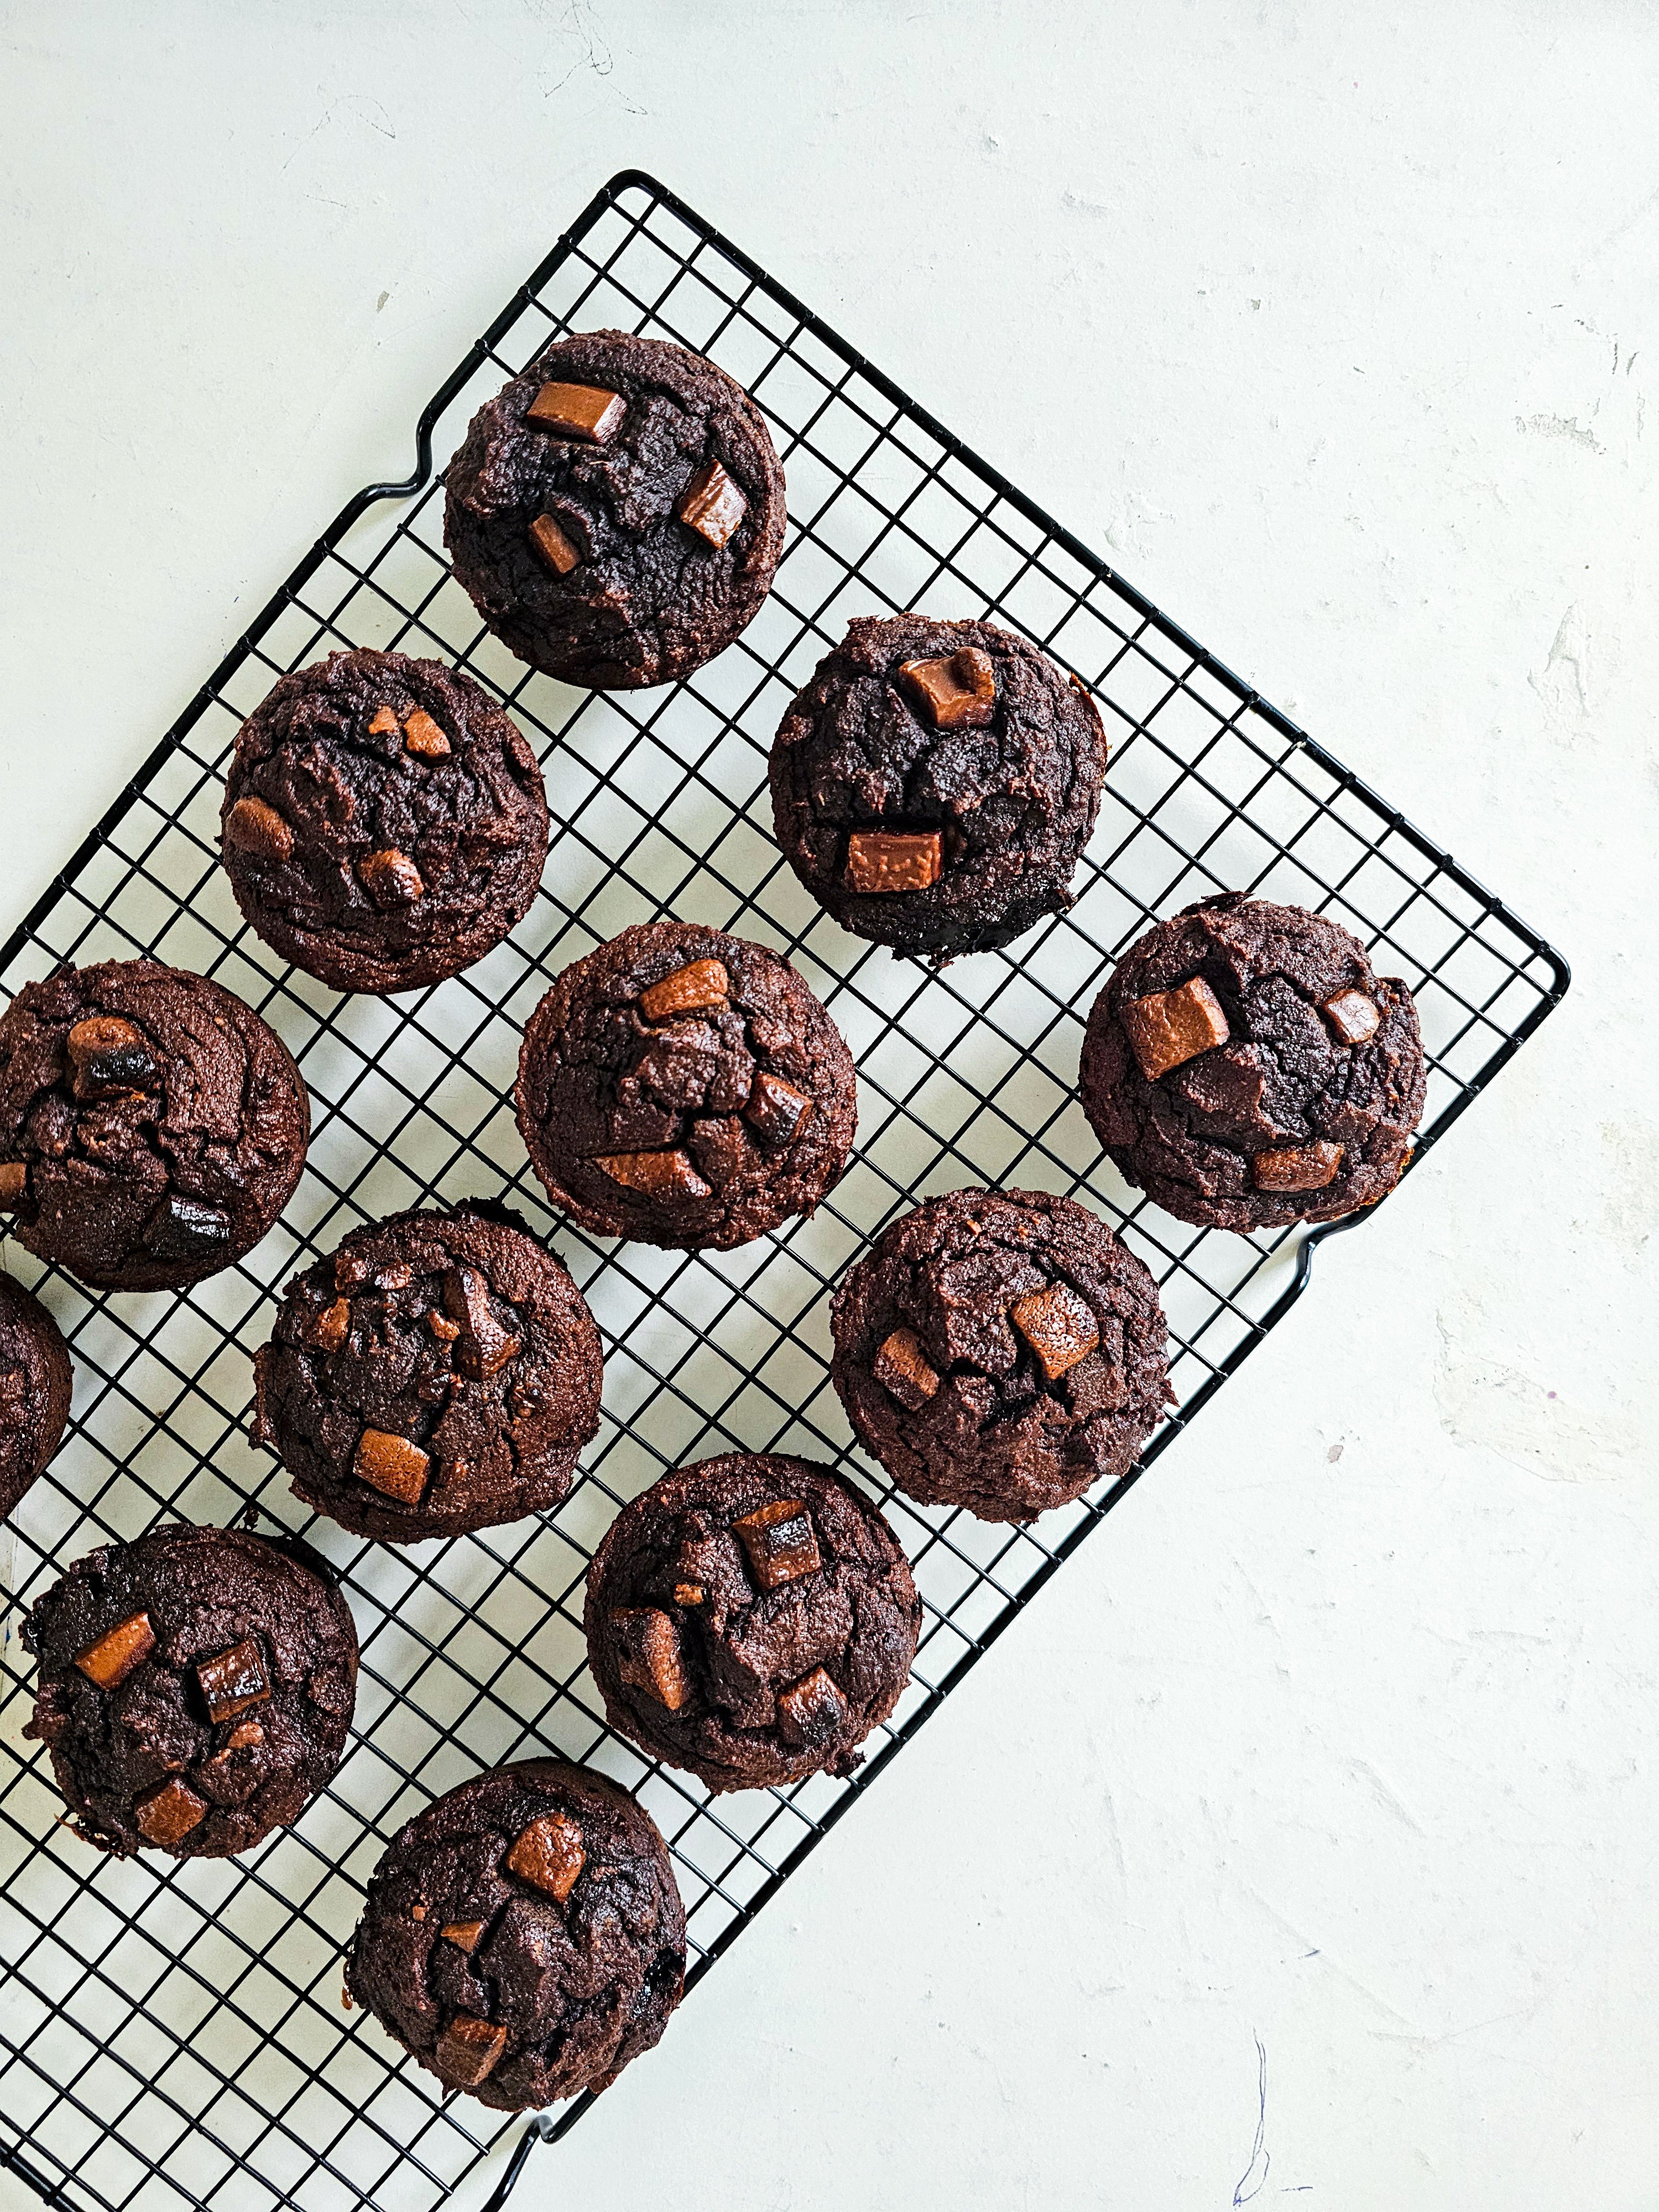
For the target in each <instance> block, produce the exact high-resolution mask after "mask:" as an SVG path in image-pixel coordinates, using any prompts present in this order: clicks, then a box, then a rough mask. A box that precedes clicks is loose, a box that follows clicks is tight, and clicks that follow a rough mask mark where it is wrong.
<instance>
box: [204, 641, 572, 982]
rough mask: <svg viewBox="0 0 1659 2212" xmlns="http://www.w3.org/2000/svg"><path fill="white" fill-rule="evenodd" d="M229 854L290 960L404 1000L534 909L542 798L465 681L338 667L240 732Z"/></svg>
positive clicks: (325, 664)
mask: <svg viewBox="0 0 1659 2212" xmlns="http://www.w3.org/2000/svg"><path fill="white" fill-rule="evenodd" d="M220 834H221V847H220V855H221V858H222V861H223V863H224V867H225V871H226V872H227V874H228V876H229V878H230V883H231V888H232V890H234V892H235V894H236V903H237V904H238V906H240V908H241V910H242V912H243V914H244V915H246V918H247V920H248V921H249V922H250V923H251V924H252V927H254V929H255V930H257V931H258V934H259V935H260V936H261V937H262V938H264V941H265V942H266V944H267V945H270V946H271V948H272V949H273V951H276V952H279V953H280V954H281V955H282V957H283V959H285V960H291V961H293V962H294V963H295V966H296V967H299V968H303V969H305V970H306V972H307V975H315V976H316V977H317V978H318V980H319V981H321V982H324V983H327V984H329V985H331V987H333V988H334V989H335V990H337V991H372V992H388V991H409V990H413V989H415V988H416V987H419V986H422V985H424V984H428V983H436V982H439V981H441V980H442V979H443V978H444V977H445V976H446V975H456V974H457V973H459V970H460V969H463V968H465V967H469V966H470V965H471V963H472V962H473V961H475V960H479V959H482V958H483V955H484V954H485V953H486V952H488V951H489V950H490V949H491V947H492V946H494V945H498V944H499V943H500V942H501V939H502V938H504V937H505V936H506V935H507V932H508V931H509V930H510V929H511V928H512V927H513V925H514V924H515V923H516V922H517V921H520V919H521V917H522V916H523V915H524V914H525V913H526V910H527V908H529V906H530V903H531V901H532V899H533V898H534V897H535V896H536V890H537V886H538V884H540V882H541V879H542V868H543V866H544V863H545V861H546V859H547V836H548V816H547V794H546V792H545V790H544V787H543V784H542V774H541V769H539V768H538V765H537V763H536V757H535V755H534V754H533V753H532V751H531V750H530V747H529V745H528V744H526V740H525V738H524V737H523V735H522V733H521V732H520V730H519V729H518V727H517V726H516V725H515V724H514V723H513V721H511V720H509V719H508V717H507V715H506V714H503V713H502V711H501V708H499V707H498V706H497V705H496V704H495V702H494V701H493V700H492V699H491V698H490V697H489V695H488V693H487V692H485V691H484V690H483V688H482V686H481V685H479V684H477V683H475V682H474V681H473V679H472V678H471V677H470V676H468V675H465V673H464V672H463V671H461V670H459V669H458V668H447V667H445V666H444V665H442V663H441V662H440V661H436V660H411V659H409V658H408V657H407V656H406V655H405V654H404V653H374V652H371V651H368V650H363V651H360V652H356V653H330V655H329V656H328V658H327V659H326V660H319V661H318V662H317V663H316V664H315V665H313V666H312V667H310V668H301V669H299V670H296V671H295V672H294V673H293V674H291V675H289V676H284V677H283V678H282V680H281V682H280V683H279V684H277V685H276V688H275V690H273V691H272V692H271V693H270V696H269V697H268V698H267V699H266V700H265V701H264V703H263V705H261V706H260V707H258V708H256V710H255V711H254V713H253V714H251V715H250V716H249V717H248V720H246V722H245V723H244V724H243V725H242V727H241V729H240V732H238V735H237V738H236V750H235V754H234V757H233V759H232V761H231V765H230V770H229V774H228V776H227V777H226V780H225V796H224V803H223V806H222V810H221V815H220Z"/></svg>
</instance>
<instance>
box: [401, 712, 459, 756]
mask: <svg viewBox="0 0 1659 2212" xmlns="http://www.w3.org/2000/svg"><path fill="white" fill-rule="evenodd" d="M404 750H405V751H406V752H411V753H414V754H416V756H417V757H419V758H420V759H422V760H447V759H448V757H449V739H448V738H447V737H446V736H445V735H444V733H443V732H442V731H441V729H440V728H439V727H438V725H437V724H436V723H435V721H434V720H433V719H432V717H431V715H430V714H428V713H427V711H426V709H425V708H423V707H417V708H416V709H415V711H414V713H413V714H411V715H410V718H409V720H407V721H406V722H405V723H404Z"/></svg>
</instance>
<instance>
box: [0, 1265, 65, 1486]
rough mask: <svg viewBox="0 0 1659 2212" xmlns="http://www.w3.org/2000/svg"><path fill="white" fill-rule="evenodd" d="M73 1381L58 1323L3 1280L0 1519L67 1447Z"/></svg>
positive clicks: (7, 1279) (0, 1316)
mask: <svg viewBox="0 0 1659 2212" xmlns="http://www.w3.org/2000/svg"><path fill="white" fill-rule="evenodd" d="M74 1381H75V1375H74V1370H73V1368H72V1367H71V1366H70V1355H69V1346H68V1345H66V1344H65V1343H64V1337H63V1332H62V1330H61V1329H59V1328H58V1324H57V1322H55V1321H54V1320H53V1319H52V1316H51V1315H50V1314H49V1313H48V1312H47V1311H46V1308H45V1307H44V1306H43V1305H42V1304H41V1303H40V1299H39V1298H37V1297H31V1295H30V1294H29V1292H28V1291H26V1290H25V1289H24V1288H23V1286H22V1285H21V1283H14V1282H13V1281H12V1279H11V1277H10V1276H9V1275H0V1516H4V1515H6V1514H8V1513H9V1512H10V1511H11V1509H12V1507H13V1506H14V1505H15V1504H16V1503H17V1501H18V1499H19V1498H21V1496H22V1495H23V1492H25V1491H26V1490H27V1488H28V1486H29V1485H30V1484H31V1483H32V1482H33V1480H34V1478H35V1477H36V1475H38V1474H40V1473H41V1471H42V1470H43V1469H44V1468H45V1467H46V1462H47V1461H48V1460H49V1459H50V1458H51V1457H52V1454H53V1453H54V1452H55V1451H56V1450H57V1449H58V1445H59V1443H61V1442H62V1441H63V1435H64V1423H65V1422H66V1421H67V1420H68V1419H69V1410H70V1390H71V1389H72V1388H73V1386H74Z"/></svg>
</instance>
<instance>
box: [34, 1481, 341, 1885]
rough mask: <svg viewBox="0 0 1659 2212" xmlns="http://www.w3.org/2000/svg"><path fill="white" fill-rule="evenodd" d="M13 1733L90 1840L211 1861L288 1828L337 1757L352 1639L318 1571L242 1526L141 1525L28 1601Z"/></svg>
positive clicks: (329, 1582)
mask: <svg viewBox="0 0 1659 2212" xmlns="http://www.w3.org/2000/svg"><path fill="white" fill-rule="evenodd" d="M23 1641H24V1642H25V1644H27V1646H28V1648H29V1650H31V1651H33V1652H34V1653H35V1654H36V1655H37V1656H39V1659H40V1687H39V1690H38V1692H37V1695H36V1700H35V1707H34V1718H33V1720H32V1721H31V1722H30V1723H29V1725H28V1726H27V1728H26V1729H24V1731H23V1733H24V1734H25V1735H30V1736H34V1737H38V1738H39V1740H40V1741H41V1742H42V1743H44V1744H45V1745H46V1747H47V1748H48V1749H49V1750H50V1751H51V1753H52V1771H53V1772H54V1773H55V1774H56V1776H57V1778H58V1788H59V1789H60V1790H62V1791H63V1793H64V1796H65V1798H66V1799H67V1800H68V1802H69V1807H70V1812H71V1813H72V1814H74V1815H75V1826H76V1828H77V1830H78V1831H79V1832H80V1833H81V1834H82V1836H84V1837H85V1838H86V1839H87V1841H88V1843H90V1844H97V1845H98V1846H99V1848H100V1850H106V1851H112V1852H114V1853H115V1854H116V1855H117V1856H118V1857H125V1856H126V1855H127V1854H128V1853H129V1852H131V1851H136V1850H145V1849H149V1850H161V1851H167V1852H170V1853H171V1854H172V1856H173V1857H174V1858H179V1859H191V1858H227V1857H229V1856H230V1855H231V1854H232V1853H233V1852H235V1851H246V1850H252V1847H253V1845H254V1844H257V1843H259V1842H262V1841H263V1839H264V1838H265V1837H266V1836H268V1835H269V1834H270V1832H271V1830H272V1829H273V1828H282V1827H286V1826H289V1824H290V1823H291V1822H292V1821H295V1820H298V1819H299V1817H300V1814H301V1813H302V1812H303V1811H304V1810H305V1808H306V1807H307V1805H308V1804H309V1803H310V1802H311V1800H312V1799H313V1797H314V1796H316V1794H317V1792H318V1791H319V1790H320V1789H321V1788H322V1787H323V1785H324V1784H325V1783H326V1782H327V1781H328V1779H329V1778H330V1777H331V1775H332V1773H333V1772H334V1770H335V1768H336V1767H337V1765H339V1763H340V1754H341V1753H342V1752H343V1750H344V1748H345V1741H346V1730H347V1729H348V1728H349V1725H350V1722H351V1711H352V1705H353V1704H354V1702H355V1700H356V1691H357V1636H356V1630H355V1629H354V1628H353V1626H352V1623H351V1614H350V1612H349V1608H348V1607H347V1605H346V1601H345V1600H344V1599H343V1597H342V1596H341V1595H340V1593H339V1591H338V1590H337V1589H336V1588H335V1585H334V1581H333V1578H332V1577H331V1575H330V1573H329V1571H328V1570H327V1568H326V1567H325V1565H323V1563H322V1561H321V1560H320V1559H317V1558H316V1557H315V1556H314V1555H313V1553H309V1552H307V1550H306V1549H305V1547H303V1546H301V1545H299V1544H295V1543H293V1542H282V1543H270V1542H267V1541H264V1539H262V1538H260V1537H258V1536H252V1535H249V1534H248V1533H247V1532H246V1530H245V1529H241V1528H191V1527H190V1526H189V1525H188V1524H187V1523H185V1522H169V1523H168V1524H167V1526H165V1527H163V1528H153V1529H152V1530H151V1531H150V1533H149V1535H147V1536H141V1537H139V1538H138V1540H137V1542H136V1543H132V1544H106V1545H105V1546H103V1547H101V1549H100V1550H98V1551H95V1552H88V1554H87V1556H86V1557H85V1559H77V1560H76V1563H75V1565H73V1566H72V1567H70V1570H69V1571H68V1572H67V1573H66V1574H65V1575H64V1577H62V1578H61V1580H59V1581H58V1582H56V1583H53V1584H52V1588H51V1589H49V1590H48V1591H47V1592H46V1595H45V1596H43V1597H41V1598H39V1599H37V1600H36V1601H35V1604H34V1607H33V1610H32V1611H31V1612H30V1613H29V1616H28V1619H27V1621H26V1622H25V1624H24V1627H23Z"/></svg>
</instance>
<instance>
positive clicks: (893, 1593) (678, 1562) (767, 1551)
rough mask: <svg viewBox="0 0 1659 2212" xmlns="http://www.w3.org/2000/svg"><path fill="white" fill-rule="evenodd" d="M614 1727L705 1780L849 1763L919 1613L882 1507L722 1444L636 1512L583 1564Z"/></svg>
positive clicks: (813, 1470) (647, 1495) (767, 1778)
mask: <svg viewBox="0 0 1659 2212" xmlns="http://www.w3.org/2000/svg"><path fill="white" fill-rule="evenodd" d="M584 1620H585V1625H586V1631H587V1651H588V1661H589V1664H590V1665H591V1666H592V1669H593V1678H594V1680H596V1681H597V1682H598V1684H599V1690H600V1693H601V1695H602V1696H603V1697H604V1699H605V1711H606V1712H607V1714H608V1715H609V1716H610V1719H611V1724H612V1726H613V1727H615V1728H617V1729H621V1730H622V1732H623V1735H627V1736H629V1737H630V1738H631V1739H632V1740H633V1741H634V1742H635V1743H637V1744H639V1745H640V1746H641V1748H642V1749H644V1750H645V1751H647V1752H648V1753H650V1754H651V1755H652V1756H653V1758H657V1759H666V1760H667V1761H668V1763H669V1764H670V1765H671V1766H682V1767H685V1768H687V1769H688V1770H689V1771H690V1772H691V1773H693V1774H696V1775H698V1776H700V1777H701V1778H702V1780H703V1781H705V1782H706V1783H707V1784H708V1786H709V1788H710V1789H711V1790H755V1789H763V1788H767V1787H772V1786H777V1785H780V1784H786V1783H791V1782H799V1781H801V1780H803V1779H804V1778H805V1776H807V1775H809V1774H817V1773H829V1774H836V1775H846V1774H850V1773H851V1772H852V1771H853V1769H854V1767H855V1766H857V1765H860V1760H861V1757H862V1754H861V1753H860V1751H859V1748H858V1747H859V1746H860V1744H861V1743H862V1742H863V1741H864V1739H865V1737H866V1735H868V1734H869V1733H870V1730H871V1729H872V1728H874V1727H875V1726H876V1725H877V1724H878V1723H879V1722H881V1721H884V1720H885V1719H886V1718H887V1717H888V1715H889V1714H890V1712H891V1711H892V1710H893V1708H894V1706H895V1705H896V1704H897V1703H898V1700H899V1698H900V1695H901V1694H902V1691H903V1688H904V1686H905V1683H906V1682H907V1681H908V1679H909V1673H910V1662H911V1661H912V1660H913V1659H914V1658H915V1650H916V1639H917V1636H918V1634H919V1632H920V1629H921V1602H920V1601H919V1599H918V1598H917V1595H916V1587H915V1581H914V1579H913V1578H912V1576H911V1573H910V1566H909V1562H908V1560H907V1559H906V1558H905V1556H904V1553H903V1551H902V1548H901V1547H900V1545H899V1542H898V1540H897V1538H896V1536H895V1535H894V1534H893V1532H892V1530H891V1529H890V1528H889V1527H888V1525H887V1523H886V1522H885V1521H884V1519H883V1518H882V1516H881V1515H880V1514H879V1513H878V1511H877V1510H876V1509H875V1507H874V1506H873V1505H872V1504H869V1503H868V1502H867V1501H866V1499H864V1498H861V1497H860V1495H859V1493H858V1492H856V1491H855V1490H854V1489H853V1488H852V1487H851V1486H850V1485H848V1484H847V1483H845V1482H843V1481H842V1480H841V1479H840V1478H839V1476H837V1475H835V1474H831V1473H830V1471H829V1468H826V1467H819V1466H817V1465H815V1464H814V1463H813V1462H811V1461H810V1460H800V1459H791V1458H788V1457H786V1456H784V1455H780V1454H775V1453H770V1452H727V1453H724V1454H722V1455H720V1457H718V1458H715V1459H706V1460H701V1461H699V1462H697V1463H696V1465H695V1466H692V1467H687V1468H679V1469H678V1471H677V1472H675V1473H674V1474H665V1475H664V1476H663V1477H662V1478H661V1480H659V1481H657V1482H654V1483H653V1484H652V1486H651V1487H650V1489H649V1490H647V1491H645V1492H642V1493H641V1496H640V1497H638V1498H635V1499H633V1500H632V1502H631V1503H630V1504H627V1505H625V1506H623V1510H622V1511H621V1512H620V1513H619V1514H618V1515H617V1518H616V1520H615V1521H614V1522H612V1523H611V1529H610V1532H609V1534H607V1535H606V1537H605V1541H604V1543H603V1544H601V1546H600V1547H599V1551H598V1553H596V1554H595V1556H594V1559H593V1564H592V1566H591V1567H590V1568H589V1570H588V1576H587V1603H586V1611H585V1614H584Z"/></svg>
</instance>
